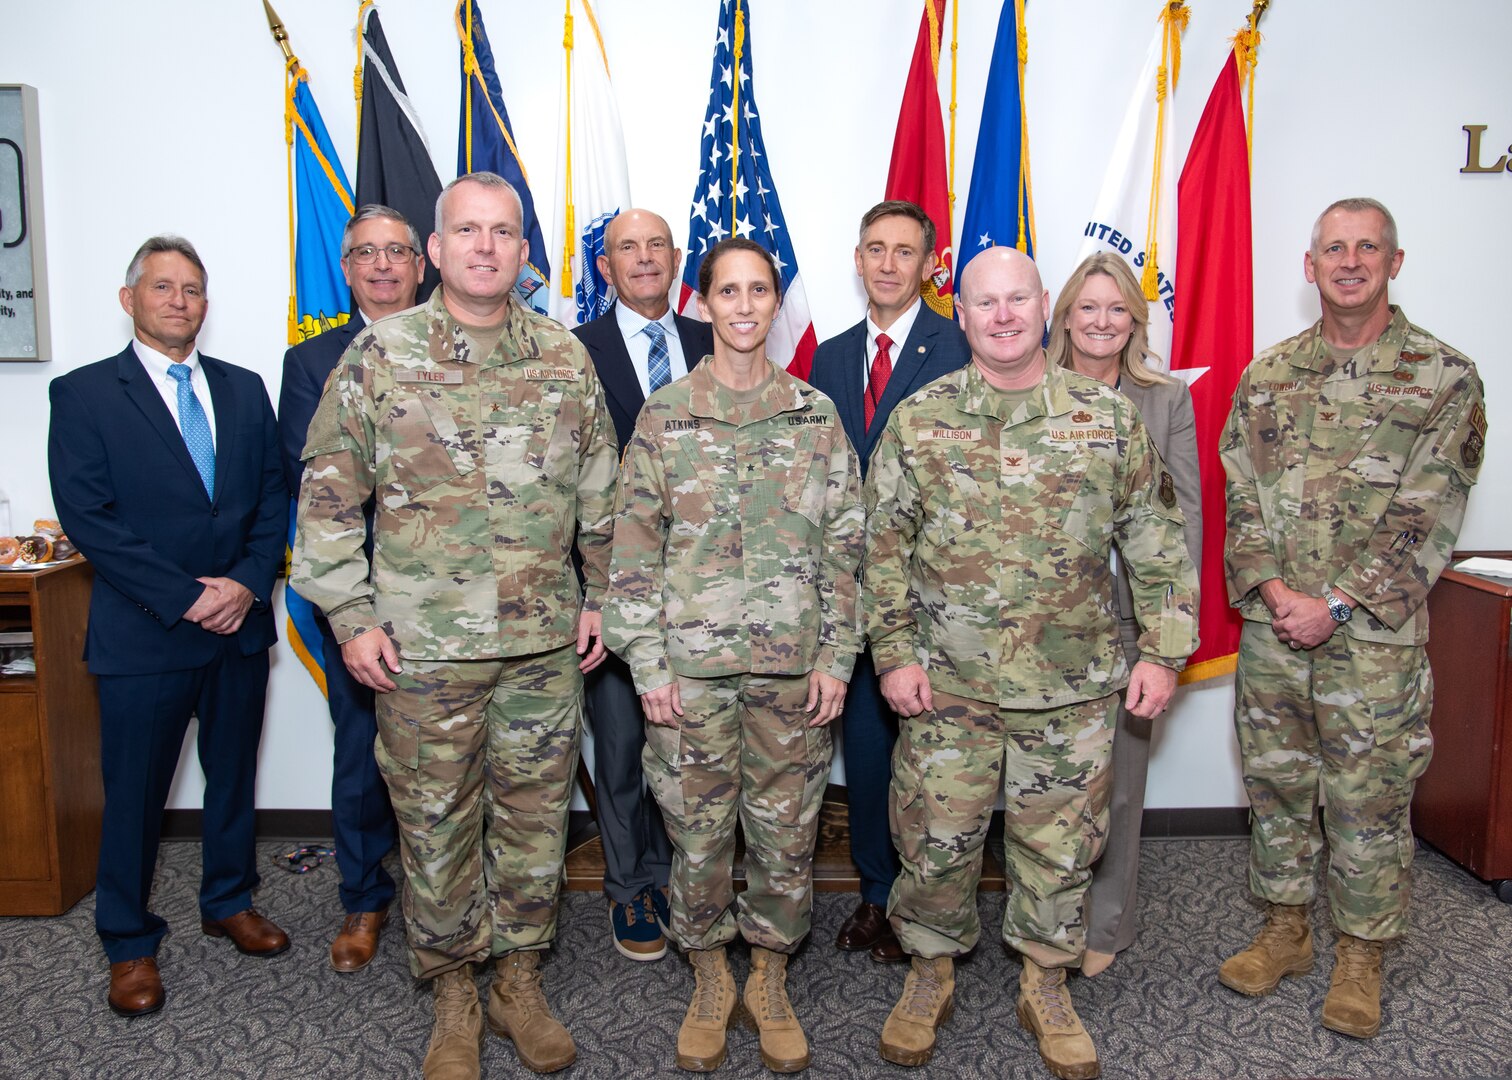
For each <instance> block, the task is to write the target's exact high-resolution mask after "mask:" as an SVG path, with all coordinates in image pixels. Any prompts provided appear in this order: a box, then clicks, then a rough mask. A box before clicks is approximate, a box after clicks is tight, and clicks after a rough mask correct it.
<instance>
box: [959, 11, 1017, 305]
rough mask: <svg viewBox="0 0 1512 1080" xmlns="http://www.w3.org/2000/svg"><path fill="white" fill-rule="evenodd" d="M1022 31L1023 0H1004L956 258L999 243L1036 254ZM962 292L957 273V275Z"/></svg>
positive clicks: (964, 261) (962, 259)
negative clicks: (1022, 61)
mask: <svg viewBox="0 0 1512 1080" xmlns="http://www.w3.org/2000/svg"><path fill="white" fill-rule="evenodd" d="M1023 33H1024V0H1005V3H1004V4H1003V10H1002V13H1001V14H1000V15H999V16H998V32H997V42H996V43H995V44H994V45H993V46H992V66H991V67H990V68H988V70H987V96H986V98H985V99H984V100H983V102H982V125H981V128H980V129H979V130H978V132H977V144H976V158H975V160H974V161H973V162H972V165H971V193H970V195H968V196H967V198H966V218H965V221H964V222H963V223H962V225H961V243H960V245H959V246H958V252H959V254H960V258H959V259H958V260H957V265H959V266H960V267H961V268H962V269H965V267H966V264H967V263H969V262H971V259H972V257H973V256H975V255H976V254H977V253H979V252H982V251H985V250H986V249H988V248H990V247H994V246H996V245H999V244H1006V245H1008V246H1010V247H1017V248H1018V249H1019V250H1020V251H1022V252H1024V253H1025V254H1027V255H1028V256H1029V257H1030V258H1031V259H1032V258H1034V199H1033V196H1032V195H1031V193H1030V186H1029V130H1028V127H1027V125H1026V117H1025V115H1024V65H1023V64H1021V63H1020V62H1019V39H1020V37H1021V35H1023ZM956 281H957V285H956V289H957V291H959V290H960V284H959V282H960V275H959V273H958V274H957V275H956Z"/></svg>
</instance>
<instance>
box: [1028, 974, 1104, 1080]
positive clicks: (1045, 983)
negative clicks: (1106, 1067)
mask: <svg viewBox="0 0 1512 1080" xmlns="http://www.w3.org/2000/svg"><path fill="white" fill-rule="evenodd" d="M1023 960H1024V970H1023V973H1022V974H1020V975H1019V998H1018V1018H1019V1023H1020V1024H1023V1025H1024V1029H1025V1030H1026V1031H1029V1032H1031V1033H1033V1035H1034V1037H1035V1038H1036V1039H1038V1040H1039V1052H1040V1057H1042V1058H1044V1059H1045V1064H1046V1065H1048V1066H1049V1067H1050V1071H1051V1072H1052V1073H1054V1074H1055V1075H1056V1076H1058V1077H1060V1080H1092V1078H1093V1077H1095V1076H1096V1075H1097V1074H1098V1071H1099V1070H1098V1065H1097V1047H1095V1046H1093V1045H1092V1036H1090V1035H1088V1034H1087V1029H1086V1028H1084V1027H1082V1022H1081V1018H1080V1017H1078V1016H1077V1015H1076V1010H1075V1009H1073V1008H1072V1007H1071V991H1070V990H1068V989H1066V969H1065V968H1048V969H1046V968H1042V967H1040V966H1039V965H1038V964H1036V963H1035V962H1034V961H1033V960H1031V959H1029V958H1028V957H1027V956H1026V957H1024V958H1023Z"/></svg>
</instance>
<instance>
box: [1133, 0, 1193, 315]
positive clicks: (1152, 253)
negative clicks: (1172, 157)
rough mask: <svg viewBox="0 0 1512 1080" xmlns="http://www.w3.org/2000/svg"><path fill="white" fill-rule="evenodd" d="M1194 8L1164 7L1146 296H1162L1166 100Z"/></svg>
mask: <svg viewBox="0 0 1512 1080" xmlns="http://www.w3.org/2000/svg"><path fill="white" fill-rule="evenodd" d="M1191 17H1192V12H1191V9H1190V8H1188V7H1187V6H1186V0H1170V2H1169V3H1167V4H1166V5H1165V6H1164V7H1162V8H1161V9H1160V21H1161V23H1162V24H1163V29H1162V31H1161V35H1160V68H1159V70H1157V71H1156V73H1155V164H1154V165H1153V166H1152V167H1151V174H1150V214H1149V217H1148V219H1147V220H1146V222H1145V251H1146V252H1148V253H1149V258H1147V259H1146V260H1145V266H1144V273H1143V274H1142V275H1140V279H1139V284H1140V286H1141V287H1142V288H1143V289H1144V296H1145V299H1146V300H1151V301H1153V300H1159V299H1160V266H1159V264H1158V256H1159V250H1158V249H1159V246H1160V245H1159V243H1158V242H1157V238H1156V235H1155V233H1156V225H1157V224H1158V223H1159V221H1160V174H1161V171H1162V165H1163V164H1164V159H1165V131H1166V101H1167V100H1168V99H1169V97H1170V96H1171V94H1172V93H1174V92H1175V90H1176V83H1177V82H1178V81H1179V80H1180V79H1181V35H1182V34H1183V33H1184V32H1185V31H1186V28H1187V22H1188V21H1189V20H1190V19H1191Z"/></svg>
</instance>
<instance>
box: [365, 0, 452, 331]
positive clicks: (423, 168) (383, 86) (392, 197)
mask: <svg viewBox="0 0 1512 1080" xmlns="http://www.w3.org/2000/svg"><path fill="white" fill-rule="evenodd" d="M357 18H358V23H357V33H358V36H359V37H360V38H361V40H362V86H361V98H362V108H361V111H360V113H359V116H358V124H357V205H358V206H364V205H366V204H367V203H381V204H383V205H384V206H388V207H391V208H393V209H395V210H397V211H399V212H400V213H401V214H403V215H404V216H405V217H407V218H409V220H410V224H411V225H413V226H414V227H415V231H416V232H418V233H419V234H420V235H421V236H422V237H425V236H429V235H430V234H431V231H432V227H433V225H434V223H435V220H436V198H437V197H438V196H439V195H440V194H441V180H440V178H438V177H437V176H436V166H435V165H434V164H432V163H431V156H430V147H429V146H427V145H426V142H425V134H424V132H423V131H421V129H420V117H419V115H418V114H417V113H416V112H415V107H414V105H412V104H411V103H410V99H409V95H408V94H406V93H405V92H404V80H402V79H401V78H399V69H398V68H397V67H395V66H394V54H393V53H392V52H390V51H389V46H388V39H387V38H386V37H384V36H383V24H382V23H380V22H379V21H378V9H377V8H376V7H374V6H373V5H372V4H371V3H370V2H369V3H366V4H364V5H363V6H362V8H361V10H360V12H359V13H358V16H357ZM439 284H441V275H440V273H439V272H438V271H437V270H436V268H435V267H434V266H432V265H431V264H430V259H429V258H427V259H426V260H425V277H424V279H423V280H422V281H421V282H420V294H419V295H420V298H421V300H422V301H423V300H427V299H429V298H430V294H431V292H432V291H433V290H434V289H435V288H436V286H437V285H439Z"/></svg>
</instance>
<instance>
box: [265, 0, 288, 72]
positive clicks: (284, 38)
mask: <svg viewBox="0 0 1512 1080" xmlns="http://www.w3.org/2000/svg"><path fill="white" fill-rule="evenodd" d="M263 11H264V12H266V13H267V16H268V29H269V30H271V31H273V40H274V41H276V42H278V47H279V48H280V49H282V50H283V54H284V59H285V60H290V61H292V60H293V59H294V50H293V49H291V48H289V34H288V31H286V30H285V29H284V26H283V20H282V19H280V18H279V17H278V12H276V11H274V10H273V5H272V4H270V3H268V0H263Z"/></svg>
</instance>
